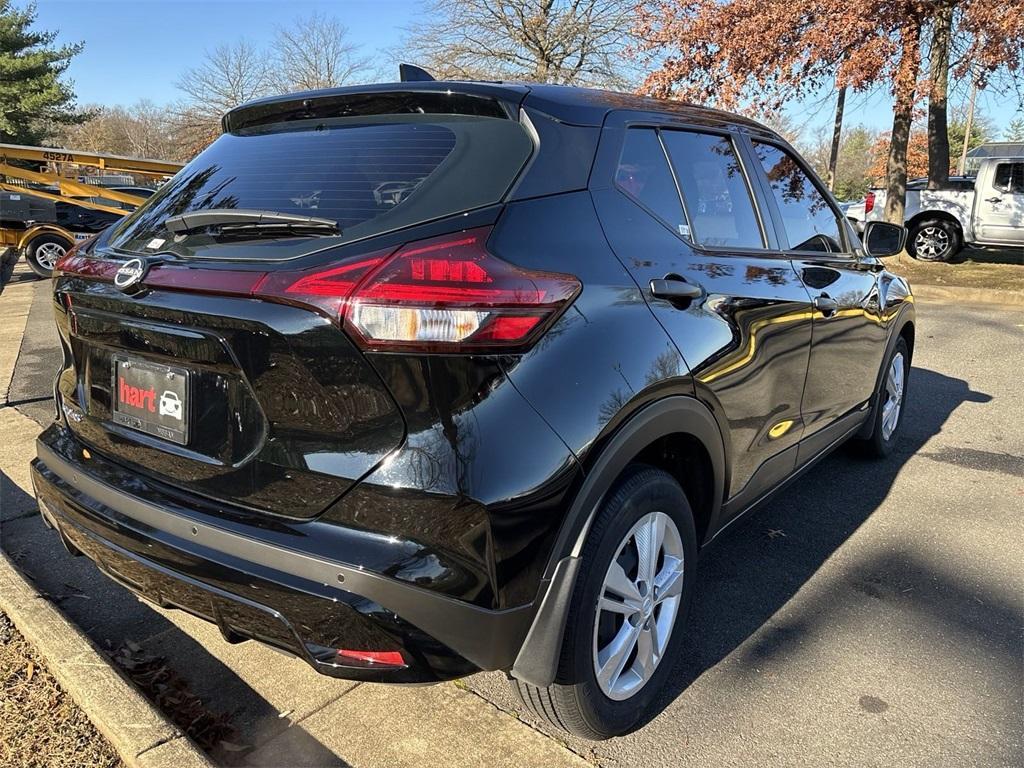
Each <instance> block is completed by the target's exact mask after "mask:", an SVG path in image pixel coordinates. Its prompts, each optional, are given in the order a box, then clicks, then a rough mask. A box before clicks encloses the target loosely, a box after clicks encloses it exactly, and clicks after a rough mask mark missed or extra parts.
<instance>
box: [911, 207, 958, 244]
mask: <svg viewBox="0 0 1024 768" xmlns="http://www.w3.org/2000/svg"><path fill="white" fill-rule="evenodd" d="M935 219H938V220H941V221H948V222H949V223H950V224H952V225H953V226H955V227H956V228H957V231H958V232H959V233H960V239H961V241H962V240H963V238H964V225H963V223H962V222H961V221H960V219H958V218H957V217H956V216H954V215H953V214H952V213H949V212H948V211H939V210H934V209H930V210H927V211H921V212H920V213H917V214H915V215H914V216H913V217H912V218H911V219H910V220H909V221H907V224H906V227H907V231H908V232H909V231H910V230H911V229H913V228H914V227H916V226H918V225H919V224H923V223H924V222H926V221H932V220H935Z"/></svg>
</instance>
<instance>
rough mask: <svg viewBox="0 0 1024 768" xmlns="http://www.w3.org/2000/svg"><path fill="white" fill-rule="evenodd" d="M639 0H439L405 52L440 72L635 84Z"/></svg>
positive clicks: (412, 34) (410, 38) (449, 75)
mask: <svg viewBox="0 0 1024 768" xmlns="http://www.w3.org/2000/svg"><path fill="white" fill-rule="evenodd" d="M635 6H636V2H635V0H433V2H432V3H431V5H430V9H429V13H428V16H427V20H426V21H425V23H424V24H423V25H422V26H420V27H417V28H416V29H415V30H409V35H408V37H407V39H406V41H405V44H404V45H403V51H412V52H413V54H414V58H418V61H417V63H419V64H421V65H423V66H424V67H426V68H427V69H428V70H430V71H431V73H432V74H434V75H435V76H440V77H447V78H471V79H488V80H493V79H496V78H504V79H525V80H536V81H540V82H550V83H561V84H565V85H591V86H594V85H596V86H607V87H627V86H629V85H631V84H632V82H633V81H634V80H635V79H636V78H635V77H634V75H635V74H636V73H635V70H634V69H633V66H632V63H631V61H630V59H629V57H628V55H627V53H628V50H629V47H630V45H631V44H632V42H633V38H632V27H633V16H634V9H635Z"/></svg>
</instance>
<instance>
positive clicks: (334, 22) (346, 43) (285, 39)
mask: <svg viewBox="0 0 1024 768" xmlns="http://www.w3.org/2000/svg"><path fill="white" fill-rule="evenodd" d="M360 50H361V46H359V45H357V44H355V43H353V42H350V40H349V35H348V28H347V27H345V25H344V24H342V23H341V22H340V21H338V19H337V18H335V17H333V16H322V15H320V14H318V13H314V14H313V15H311V16H307V17H305V18H301V19H298V20H296V21H295V22H293V23H291V24H289V25H288V26H282V27H278V28H277V33H276V35H275V37H274V42H273V45H272V48H271V51H272V54H271V57H272V67H273V68H272V70H271V76H270V81H271V83H272V84H273V87H274V90H276V91H279V92H282V93H288V92H291V91H311V90H315V89H317V88H333V87H337V86H340V85H347V84H349V83H353V82H360V81H364V80H365V78H366V77H367V76H369V75H370V74H371V73H372V71H373V70H372V68H371V65H370V59H369V58H367V57H365V56H361V55H360Z"/></svg>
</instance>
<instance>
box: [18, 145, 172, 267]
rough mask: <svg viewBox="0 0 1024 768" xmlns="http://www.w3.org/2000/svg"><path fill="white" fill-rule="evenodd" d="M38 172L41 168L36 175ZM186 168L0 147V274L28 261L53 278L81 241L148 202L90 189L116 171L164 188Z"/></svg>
mask: <svg viewBox="0 0 1024 768" xmlns="http://www.w3.org/2000/svg"><path fill="white" fill-rule="evenodd" d="M30 166H35V167H36V168H37V169H38V170H32V169H31V168H30ZM180 169H181V164H180V163H172V162H168V161H164V160H150V159H146V158H138V157H122V156H118V155H108V154H103V153H98V152H82V151H79V150H74V149H57V148H52V147H26V146H21V145H18V144H0V275H2V274H4V273H5V272H10V270H11V269H12V268H13V265H14V263H16V262H17V260H18V259H20V258H21V257H22V256H24V257H25V260H26V261H27V262H28V265H29V266H30V267H31V268H32V270H33V271H34V272H35V273H36V274H38V275H41V276H43V277H49V275H50V274H51V273H52V271H53V266H54V264H56V263H57V260H58V259H60V258H61V257H62V256H63V255H64V254H65V253H67V252H68V251H69V250H70V249H71V248H72V247H73V246H74V244H75V243H76V242H77V241H80V240H88V239H89V238H90V237H92V236H93V235H95V234H96V233H97V232H100V231H101V230H103V229H104V228H106V227H107V226H109V225H110V224H112V223H114V222H115V221H117V220H119V219H120V218H121V217H122V216H125V215H126V214H127V213H130V212H131V211H134V210H135V209H136V208H137V207H138V206H139V205H141V204H142V203H144V202H145V200H146V198H145V197H144V196H142V195H140V194H138V192H137V191H135V190H132V192H134V193H132V192H128V191H123V190H119V189H118V188H117V187H110V186H105V185H103V184H96V183H88V184H87V183H84V182H82V181H80V180H79V179H80V178H88V180H89V181H90V182H96V181H99V180H100V179H101V177H100V176H98V175H97V172H99V173H101V174H105V173H108V172H111V171H114V172H117V173H121V174H130V175H131V177H133V178H134V177H139V176H141V177H143V178H145V179H147V180H149V181H151V182H153V183H158V184H159V183H162V182H164V181H166V180H167V179H169V178H170V177H171V176H173V175H174V174H175V173H177V172H178V171H179V170H180Z"/></svg>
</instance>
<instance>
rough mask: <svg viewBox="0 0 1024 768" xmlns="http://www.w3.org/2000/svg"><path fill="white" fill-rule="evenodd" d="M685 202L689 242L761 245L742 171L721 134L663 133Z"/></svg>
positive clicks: (733, 152) (758, 229)
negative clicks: (689, 227) (690, 231)
mask: <svg viewBox="0 0 1024 768" xmlns="http://www.w3.org/2000/svg"><path fill="white" fill-rule="evenodd" d="M661 136H662V140H663V141H664V142H665V146H666V147H667V149H668V154H669V157H670V158H671V159H672V167H673V168H674V169H675V172H676V178H677V179H678V180H679V187H680V188H681V189H682V191H683V199H684V200H685V201H686V212H687V213H688V214H689V216H690V226H691V228H692V230H693V232H692V235H691V236H692V238H693V240H694V242H696V243H700V244H701V245H707V246H718V247H726V248H729V247H732V248H763V247H764V241H763V239H762V237H761V227H760V226H759V225H758V222H757V215H756V214H755V213H754V204H753V202H751V199H750V190H749V189H748V188H747V182H746V179H745V178H744V176H743V169H742V168H741V167H740V164H739V161H738V160H737V158H736V152H735V150H734V148H733V146H732V141H730V140H729V139H728V138H726V137H725V136H715V135H712V134H710V133H691V132H689V131H663V132H662V134H661Z"/></svg>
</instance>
